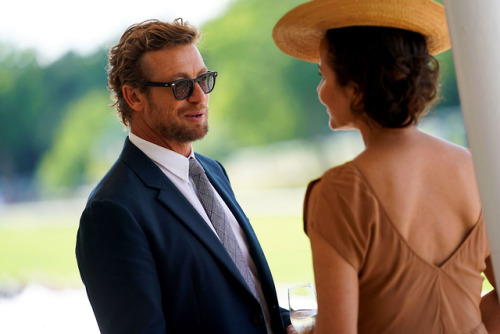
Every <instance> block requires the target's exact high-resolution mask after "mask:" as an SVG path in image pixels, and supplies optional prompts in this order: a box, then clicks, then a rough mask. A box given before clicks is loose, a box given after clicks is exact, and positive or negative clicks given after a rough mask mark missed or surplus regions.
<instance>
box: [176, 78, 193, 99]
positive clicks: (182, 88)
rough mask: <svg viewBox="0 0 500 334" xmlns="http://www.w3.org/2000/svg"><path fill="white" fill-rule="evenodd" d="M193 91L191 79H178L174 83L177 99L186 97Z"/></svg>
mask: <svg viewBox="0 0 500 334" xmlns="http://www.w3.org/2000/svg"><path fill="white" fill-rule="evenodd" d="M192 92H193V82H192V81H191V80H180V81H179V82H177V83H176V84H175V87H174V93H175V97H176V98H177V99H179V100H184V99H187V98H188V97H189V96H190V95H191V94H192Z"/></svg>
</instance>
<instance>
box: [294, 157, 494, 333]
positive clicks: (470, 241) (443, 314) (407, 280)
mask: <svg viewBox="0 0 500 334" xmlns="http://www.w3.org/2000/svg"><path fill="white" fill-rule="evenodd" d="M304 223H305V225H304V226H305V229H306V232H307V229H314V230H315V231H317V232H318V233H319V234H320V235H322V236H323V237H324V239H325V240H326V241H327V242H328V243H329V244H330V245H331V246H332V247H333V248H334V249H335V250H336V251H337V252H338V253H339V254H340V255H341V256H342V257H343V258H344V259H345V260H346V261H347V262H348V263H350V264H351V265H352V266H353V267H354V268H355V269H356V271H357V272H358V277H359V318H358V331H359V333H397V334H401V333H405V334H411V333H422V334H429V333H432V334H433V333H450V334H451V333H452V334H457V333H487V331H486V329H485V328H484V326H483V324H482V321H481V313H480V310H479V303H480V301H481V289H482V282H483V277H482V276H481V273H482V272H483V270H484V269H485V268H486V264H485V259H486V258H487V257H488V255H489V248H488V242H487V240H486V233H485V227H484V222H483V217H482V215H481V216H480V217H479V218H478V220H477V222H476V223H475V225H474V227H473V228H472V229H471V230H470V232H469V233H468V235H467V236H466V237H465V238H464V240H463V242H462V243H461V244H460V245H459V246H458V247H457V249H456V250H455V251H454V252H453V253H452V254H451V255H450V256H449V258H448V259H446V260H445V261H444V262H443V263H442V264H441V265H439V266H436V265H434V264H432V263H429V262H427V261H425V260H424V259H422V258H421V257H419V255H418V254H416V253H415V252H414V251H413V250H412V249H411V247H410V246H409V245H408V244H407V243H406V241H405V240H404V239H403V237H402V236H401V235H400V234H399V232H398V230H397V229H396V228H395V226H394V225H393V223H392V222H391V220H390V219H389V218H388V216H387V214H386V213H385V211H384V208H383V205H382V203H380V201H379V200H378V199H377V197H376V195H375V193H374V192H373V190H372V189H371V187H370V185H369V184H368V182H367V180H366V179H365V178H364V176H363V175H362V174H361V172H360V171H359V170H358V169H357V168H356V167H355V165H354V164H353V163H352V162H348V163H346V164H344V165H342V166H339V167H336V168H333V169H330V170H329V171H327V172H326V173H325V174H324V175H323V176H322V177H321V178H320V179H318V180H316V181H313V182H311V183H310V184H309V187H308V190H307V193H306V198H305V203H304Z"/></svg>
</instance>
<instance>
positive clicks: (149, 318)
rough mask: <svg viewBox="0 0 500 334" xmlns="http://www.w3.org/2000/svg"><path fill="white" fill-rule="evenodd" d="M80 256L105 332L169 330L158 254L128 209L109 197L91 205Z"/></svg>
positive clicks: (83, 220) (82, 228) (78, 250)
mask: <svg viewBox="0 0 500 334" xmlns="http://www.w3.org/2000/svg"><path fill="white" fill-rule="evenodd" d="M76 257H77V260H78V266H79V269H80V274H81V277H82V280H83V282H84V284H85V287H86V289H87V294H88V297H89V300H90V302H91V304H92V308H93V310H94V313H95V316H96V319H97V322H98V325H99V328H100V330H101V333H103V334H112V333H123V334H126V333H130V334H132V333H134V334H137V333H150V334H153V333H158V334H160V333H161V334H165V333H166V325H165V318H164V316H163V312H162V303H161V291H160V284H159V282H158V278H157V277H158V275H157V273H156V268H155V265H154V261H153V257H152V253H151V251H150V248H149V245H148V242H147V238H146V236H145V234H144V232H143V231H142V229H141V228H140V226H139V224H138V222H137V221H135V219H134V218H133V217H132V215H131V214H130V213H129V212H128V211H127V209H125V208H124V207H122V206H120V205H117V204H115V203H112V202H109V201H102V202H101V201H95V202H92V203H91V204H89V206H88V207H87V208H86V209H85V211H84V212H83V214H82V217H81V220H80V228H79V230H78V235H77V245H76Z"/></svg>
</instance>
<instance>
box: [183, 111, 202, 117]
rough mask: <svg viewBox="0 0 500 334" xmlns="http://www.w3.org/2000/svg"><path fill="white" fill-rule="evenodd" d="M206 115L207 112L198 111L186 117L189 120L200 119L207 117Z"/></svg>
mask: <svg viewBox="0 0 500 334" xmlns="http://www.w3.org/2000/svg"><path fill="white" fill-rule="evenodd" d="M206 113H207V112H206V111H196V112H190V113H188V114H186V115H184V116H185V117H188V118H200V117H203V116H205V115H206Z"/></svg>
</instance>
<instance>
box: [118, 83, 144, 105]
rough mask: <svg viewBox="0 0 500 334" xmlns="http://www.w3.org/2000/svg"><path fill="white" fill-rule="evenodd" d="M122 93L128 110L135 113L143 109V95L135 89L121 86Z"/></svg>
mask: <svg viewBox="0 0 500 334" xmlns="http://www.w3.org/2000/svg"><path fill="white" fill-rule="evenodd" d="M122 93H123V97H124V98H125V101H127V103H128V105H129V107H130V108H132V109H133V110H135V111H142V110H143V109H144V101H145V95H144V93H142V92H141V91H139V89H138V88H137V87H133V86H130V85H123V87H122Z"/></svg>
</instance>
